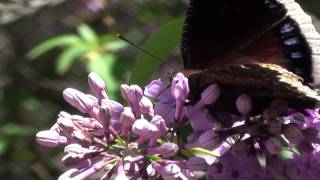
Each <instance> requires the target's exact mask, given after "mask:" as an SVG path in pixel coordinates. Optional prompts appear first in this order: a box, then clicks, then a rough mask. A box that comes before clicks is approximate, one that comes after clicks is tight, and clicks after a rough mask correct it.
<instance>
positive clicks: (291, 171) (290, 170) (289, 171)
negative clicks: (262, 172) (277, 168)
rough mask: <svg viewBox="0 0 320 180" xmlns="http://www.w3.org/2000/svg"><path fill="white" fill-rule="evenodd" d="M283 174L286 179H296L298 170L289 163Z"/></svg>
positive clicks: (298, 173) (294, 165)
mask: <svg viewBox="0 0 320 180" xmlns="http://www.w3.org/2000/svg"><path fill="white" fill-rule="evenodd" d="M284 173H285V175H286V177H287V178H288V179H297V178H298V177H299V175H300V169H299V167H298V166H297V165H296V164H294V163H290V164H287V165H286V167H285V168H284Z"/></svg>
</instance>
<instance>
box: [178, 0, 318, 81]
mask: <svg viewBox="0 0 320 180" xmlns="http://www.w3.org/2000/svg"><path fill="white" fill-rule="evenodd" d="M181 49H182V54H183V61H184V66H185V68H186V69H196V70H202V69H207V68H211V67H216V66H221V65H226V64H234V63H236V64H242V63H246V64H248V63H255V62H262V63H274V64H278V65H281V66H282V67H284V68H286V69H288V70H290V71H292V72H294V73H296V74H297V75H299V76H301V77H302V78H303V79H304V82H305V84H308V83H313V82H314V83H319V82H320V69H319V68H320V56H319V54H320V36H319V34H318V33H317V32H316V30H315V28H314V26H313V25H312V21H311V18H310V17H309V16H308V15H307V14H305V13H304V11H303V10H302V9H301V7H300V6H299V5H298V4H297V3H295V2H294V1H293V0H226V1H214V0H192V1H191V2H190V7H189V10H188V14H187V18H186V21H185V27H184V33H183V36H182V44H181Z"/></svg>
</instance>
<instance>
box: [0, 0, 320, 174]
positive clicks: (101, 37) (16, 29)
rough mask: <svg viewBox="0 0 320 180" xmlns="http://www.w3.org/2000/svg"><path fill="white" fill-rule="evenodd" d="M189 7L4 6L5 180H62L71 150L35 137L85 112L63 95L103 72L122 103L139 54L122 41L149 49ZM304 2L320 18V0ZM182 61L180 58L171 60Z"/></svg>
mask: <svg viewBox="0 0 320 180" xmlns="http://www.w3.org/2000/svg"><path fill="white" fill-rule="evenodd" d="M187 3H188V1H187V0H170V1H165V0H77V1H71V0H47V1H43V0H0V179H46V180H50V179H57V177H58V176H59V174H60V173H61V171H60V170H59V161H60V159H61V156H62V151H63V149H62V148H56V149H48V148H45V147H42V146H40V145H38V144H36V143H35V138H34V137H35V133H36V132H37V131H39V130H42V129H48V128H49V127H50V126H51V125H52V124H54V123H55V121H56V117H57V114H58V112H59V111H61V110H64V111H68V112H70V113H77V112H76V111H75V110H74V109H72V108H70V107H69V106H68V105H67V104H66V103H65V102H64V101H63V98H62V95H61V92H62V91H63V90H64V89H65V88H67V87H73V88H77V89H79V90H82V91H84V92H88V85H87V74H88V72H89V71H96V72H98V73H99V74H100V75H101V76H102V77H103V78H104V79H105V80H106V82H107V88H108V91H109V95H110V96H112V97H113V98H116V99H117V98H118V93H117V92H118V91H117V90H118V89H117V88H118V86H119V84H120V83H126V82H128V80H129V78H130V74H131V72H132V70H133V69H134V63H135V60H136V59H137V56H138V54H139V51H138V50H137V49H135V48H133V47H132V46H128V44H127V43H124V42H123V41H121V40H120V39H118V38H117V37H116V36H115V35H116V34H117V33H121V34H122V35H123V36H125V37H126V38H128V39H130V40H131V41H132V42H134V43H136V44H138V45H141V46H142V45H143V44H144V43H145V41H146V40H147V39H148V38H149V37H150V35H151V34H153V33H154V32H156V31H158V30H159V28H160V27H162V26H163V25H164V24H166V23H168V22H172V21H174V20H177V19H181V18H183V17H184V14H185V10H186V7H187ZM301 3H303V7H305V9H306V10H307V11H309V12H312V13H313V14H314V15H315V16H317V17H320V1H317V0H304V1H303V2H302V1H301ZM179 23H180V21H179ZM178 25H179V24H178ZM316 26H318V27H319V24H318V23H316ZM173 35H175V34H174V33H173ZM168 36H170V35H169V34H168ZM170 43H171V44H170ZM170 45H171V46H173V45H174V44H173V43H172V42H168V43H167V44H166V43H165V42H163V43H162V44H158V46H157V47H154V46H153V47H152V48H150V51H152V52H153V53H155V54H157V55H158V56H160V57H161V58H165V57H166V53H165V52H161V51H160V50H161V49H163V48H168V47H170ZM170 48H171V47H170ZM170 48H169V49H167V50H166V51H169V50H170ZM157 49H158V51H159V52H157ZM177 52H178V51H177ZM140 58H143V57H140ZM177 58H179V54H178V53H177V54H176V56H173V57H171V59H177ZM169 59H170V57H169Z"/></svg>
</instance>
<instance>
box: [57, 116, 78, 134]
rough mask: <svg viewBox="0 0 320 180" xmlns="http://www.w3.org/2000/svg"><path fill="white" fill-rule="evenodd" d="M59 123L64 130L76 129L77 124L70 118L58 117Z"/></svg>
mask: <svg viewBox="0 0 320 180" xmlns="http://www.w3.org/2000/svg"><path fill="white" fill-rule="evenodd" d="M57 124H58V125H59V127H61V128H62V129H63V131H67V132H71V131H73V130H74V129H75V126H74V124H73V122H72V120H71V119H69V118H58V119H57Z"/></svg>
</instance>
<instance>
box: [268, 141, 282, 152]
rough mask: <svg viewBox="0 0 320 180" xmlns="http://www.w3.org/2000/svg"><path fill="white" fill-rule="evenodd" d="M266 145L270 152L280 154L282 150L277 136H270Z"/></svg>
mask: <svg viewBox="0 0 320 180" xmlns="http://www.w3.org/2000/svg"><path fill="white" fill-rule="evenodd" d="M264 145H265V147H266V149H267V150H268V152H269V153H270V154H278V153H279V152H280V151H281V150H282V146H281V144H280V142H279V141H278V140H277V139H276V138H273V137H271V138H269V139H268V140H267V141H265V142H264Z"/></svg>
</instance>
